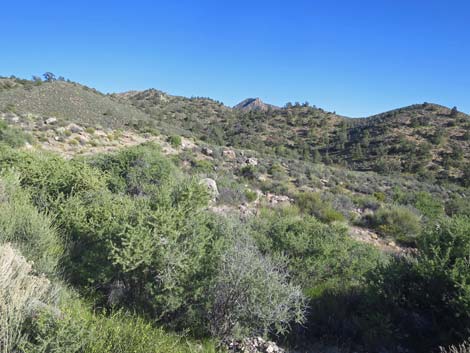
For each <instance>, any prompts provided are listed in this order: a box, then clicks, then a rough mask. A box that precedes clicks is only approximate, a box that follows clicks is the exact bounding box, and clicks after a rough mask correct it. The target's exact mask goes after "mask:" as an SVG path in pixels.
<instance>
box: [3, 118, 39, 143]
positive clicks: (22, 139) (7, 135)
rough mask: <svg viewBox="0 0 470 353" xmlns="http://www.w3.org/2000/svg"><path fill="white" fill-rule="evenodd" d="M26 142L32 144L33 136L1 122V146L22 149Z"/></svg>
mask: <svg viewBox="0 0 470 353" xmlns="http://www.w3.org/2000/svg"><path fill="white" fill-rule="evenodd" d="M26 142H32V136H31V135H29V134H28V133H26V132H24V131H23V130H21V129H18V128H15V127H11V126H9V125H8V124H7V123H6V122H4V121H2V120H0V144H2V143H3V144H6V145H8V146H11V147H21V146H23V145H24V144H25V143H26Z"/></svg>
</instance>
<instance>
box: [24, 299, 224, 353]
mask: <svg viewBox="0 0 470 353" xmlns="http://www.w3.org/2000/svg"><path fill="white" fill-rule="evenodd" d="M29 331H30V332H31V333H30V336H31V337H30V339H29V342H28V343H26V344H23V352H24V353H38V352H61V353H129V352H132V353H194V352H201V353H203V352H207V353H215V352H216V349H215V346H214V344H213V343H211V342H203V343H202V344H201V343H200V342H196V341H191V340H188V339H185V338H184V337H182V336H178V335H176V334H171V333H167V332H165V331H164V330H163V329H162V328H159V327H155V326H154V325H152V324H151V323H150V322H149V321H146V320H145V319H143V318H141V317H139V316H136V315H133V314H129V313H126V312H123V311H117V312H114V313H111V314H109V315H106V314H105V313H103V314H93V313H92V312H91V311H90V310H89V309H88V308H87V307H86V306H85V305H83V304H80V303H78V304H77V303H72V304H71V305H68V306H66V307H64V308H61V315H60V316H57V315H54V313H51V312H48V311H44V312H42V313H41V314H40V315H39V317H37V318H36V319H35V320H34V321H32V322H31V325H30V327H29Z"/></svg>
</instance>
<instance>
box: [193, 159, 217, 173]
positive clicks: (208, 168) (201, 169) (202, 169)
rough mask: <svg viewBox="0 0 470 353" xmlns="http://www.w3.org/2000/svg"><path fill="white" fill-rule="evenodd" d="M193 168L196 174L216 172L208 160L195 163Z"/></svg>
mask: <svg viewBox="0 0 470 353" xmlns="http://www.w3.org/2000/svg"><path fill="white" fill-rule="evenodd" d="M192 167H193V169H194V172H196V173H211V172H213V171H214V165H213V164H212V163H211V162H210V161H208V160H206V159H201V160H195V161H193V162H192Z"/></svg>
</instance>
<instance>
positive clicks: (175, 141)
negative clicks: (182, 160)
mask: <svg viewBox="0 0 470 353" xmlns="http://www.w3.org/2000/svg"><path fill="white" fill-rule="evenodd" d="M167 141H168V142H169V143H170V145H171V146H172V147H173V148H178V147H180V146H181V143H182V140H181V136H178V135H171V136H168V139H167Z"/></svg>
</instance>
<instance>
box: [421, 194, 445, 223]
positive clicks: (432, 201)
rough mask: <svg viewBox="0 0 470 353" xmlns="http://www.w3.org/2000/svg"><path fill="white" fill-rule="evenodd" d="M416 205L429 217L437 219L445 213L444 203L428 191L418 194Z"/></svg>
mask: <svg viewBox="0 0 470 353" xmlns="http://www.w3.org/2000/svg"><path fill="white" fill-rule="evenodd" d="M414 206H415V207H416V209H418V210H419V211H420V212H421V213H422V214H423V215H424V216H426V217H427V218H429V219H436V218H437V217H441V216H443V215H444V205H443V203H442V202H441V201H440V200H438V199H437V198H434V197H433V196H432V195H431V194H429V193H427V192H419V193H417V194H416V196H415V201H414Z"/></svg>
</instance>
